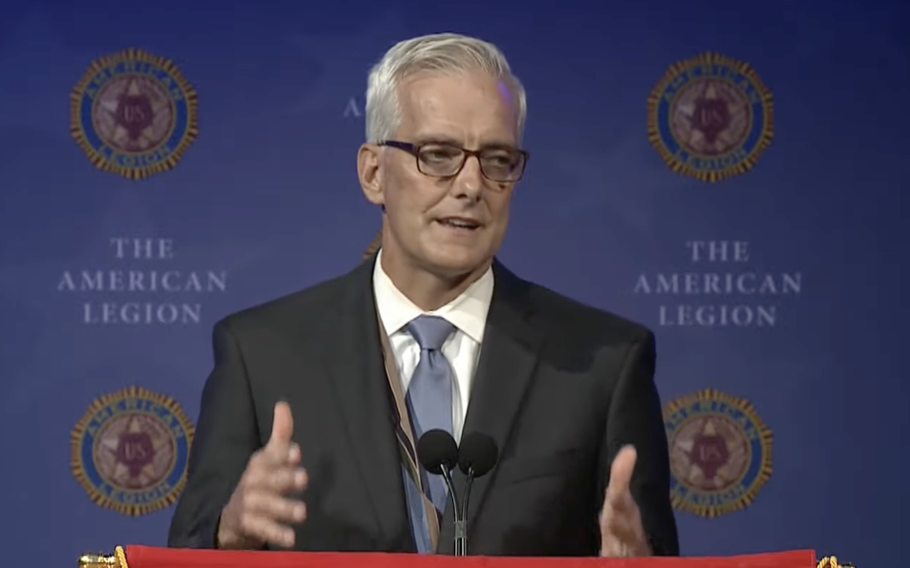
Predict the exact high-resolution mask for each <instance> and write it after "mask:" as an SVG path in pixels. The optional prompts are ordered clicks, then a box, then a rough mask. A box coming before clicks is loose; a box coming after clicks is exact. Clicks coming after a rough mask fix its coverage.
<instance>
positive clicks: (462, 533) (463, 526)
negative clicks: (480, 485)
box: [455, 467, 474, 556]
mask: <svg viewBox="0 0 910 568" xmlns="http://www.w3.org/2000/svg"><path fill="white" fill-rule="evenodd" d="M472 483H474V468H473V467H472V468H470V469H468V474H467V478H466V479H465V482H464V495H462V496H461V523H455V550H456V551H457V550H458V544H459V539H460V542H461V550H462V553H463V554H462V556H467V555H468V499H470V498H471V484H472ZM456 556H457V552H456Z"/></svg>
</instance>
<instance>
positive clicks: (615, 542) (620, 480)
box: [600, 446, 651, 557]
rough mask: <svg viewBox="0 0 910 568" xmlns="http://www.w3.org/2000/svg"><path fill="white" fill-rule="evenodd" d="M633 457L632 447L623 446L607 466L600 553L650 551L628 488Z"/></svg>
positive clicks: (619, 554)
mask: <svg viewBox="0 0 910 568" xmlns="http://www.w3.org/2000/svg"><path fill="white" fill-rule="evenodd" d="M636 457H637V454H636V452H635V448H633V447H632V446H626V447H624V448H622V449H621V450H620V451H619V453H618V454H616V457H615V458H614V459H613V464H612V466H611V467H610V484H609V486H607V494H606V497H605V498H604V506H603V509H602V510H601V513H600V555H601V556H609V557H620V556H624V557H629V556H650V555H651V550H650V546H649V545H648V539H647V537H646V536H645V529H644V527H642V525H641V513H640V511H639V510H638V505H637V504H636V503H635V499H633V498H632V493H631V492H630V491H629V484H630V482H631V481H632V470H634V469H635V460H636Z"/></svg>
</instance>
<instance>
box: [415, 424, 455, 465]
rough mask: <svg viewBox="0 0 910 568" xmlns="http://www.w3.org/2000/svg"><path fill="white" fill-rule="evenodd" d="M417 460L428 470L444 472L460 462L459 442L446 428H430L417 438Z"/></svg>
mask: <svg viewBox="0 0 910 568" xmlns="http://www.w3.org/2000/svg"><path fill="white" fill-rule="evenodd" d="M417 460H418V461H419V462H420V465H422V466H423V467H424V469H426V470H427V471H428V472H430V473H434V474H436V475H440V474H442V469H443V468H445V470H446V471H451V470H452V468H454V467H455V464H456V463H458V444H456V443H455V438H453V437H452V435H451V434H449V433H448V432H446V431H445V430H438V429H437V430H428V431H426V432H424V434H423V436H421V437H420V439H419V440H417Z"/></svg>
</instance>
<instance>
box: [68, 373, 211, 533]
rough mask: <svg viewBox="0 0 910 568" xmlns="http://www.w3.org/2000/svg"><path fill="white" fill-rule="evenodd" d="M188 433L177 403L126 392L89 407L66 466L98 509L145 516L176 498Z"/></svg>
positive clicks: (190, 427) (183, 473) (146, 393)
mask: <svg viewBox="0 0 910 568" xmlns="http://www.w3.org/2000/svg"><path fill="white" fill-rule="evenodd" d="M193 432H194V430H193V425H192V423H191V422H190V420H189V419H188V418H187V417H186V415H185V414H184V413H183V410H182V409H181V408H180V405H179V404H177V402H176V401H174V400H172V399H170V398H168V397H166V396H163V395H160V394H157V393H154V392H151V391H148V390H146V389H143V388H141V387H128V388H125V389H123V390H121V391H119V392H115V393H111V394H107V395H104V396H102V397H101V398H99V399H97V400H95V401H94V402H92V403H91V404H90V405H89V408H88V410H87V411H86V413H85V415H84V416H83V417H82V419H81V420H79V422H78V423H77V424H76V427H75V428H74V429H73V432H72V436H71V443H72V446H71V461H70V466H71V468H72V472H73V475H74V476H75V477H76V479H77V480H78V481H79V483H80V484H81V485H82V486H83V487H84V488H85V490H86V491H87V492H88V494H89V497H91V499H92V501H93V502H94V503H96V504H97V505H100V506H101V507H105V508H108V509H112V510H115V511H118V512H120V513H122V514H124V515H129V516H139V515H144V514H146V513H151V512H154V511H158V510H160V509H164V508H166V507H168V506H170V505H172V504H173V503H174V502H176V500H177V497H179V495H180V492H181V491H182V490H183V487H184V485H185V484H186V470H187V461H188V458H189V448H190V443H191V441H192V437H193Z"/></svg>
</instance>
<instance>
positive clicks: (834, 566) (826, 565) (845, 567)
mask: <svg viewBox="0 0 910 568" xmlns="http://www.w3.org/2000/svg"><path fill="white" fill-rule="evenodd" d="M816 568H856V566H854V565H853V564H850V563H849V562H843V563H841V562H838V561H837V556H825V557H824V558H822V559H821V560H819V561H818V564H817V565H816Z"/></svg>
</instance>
